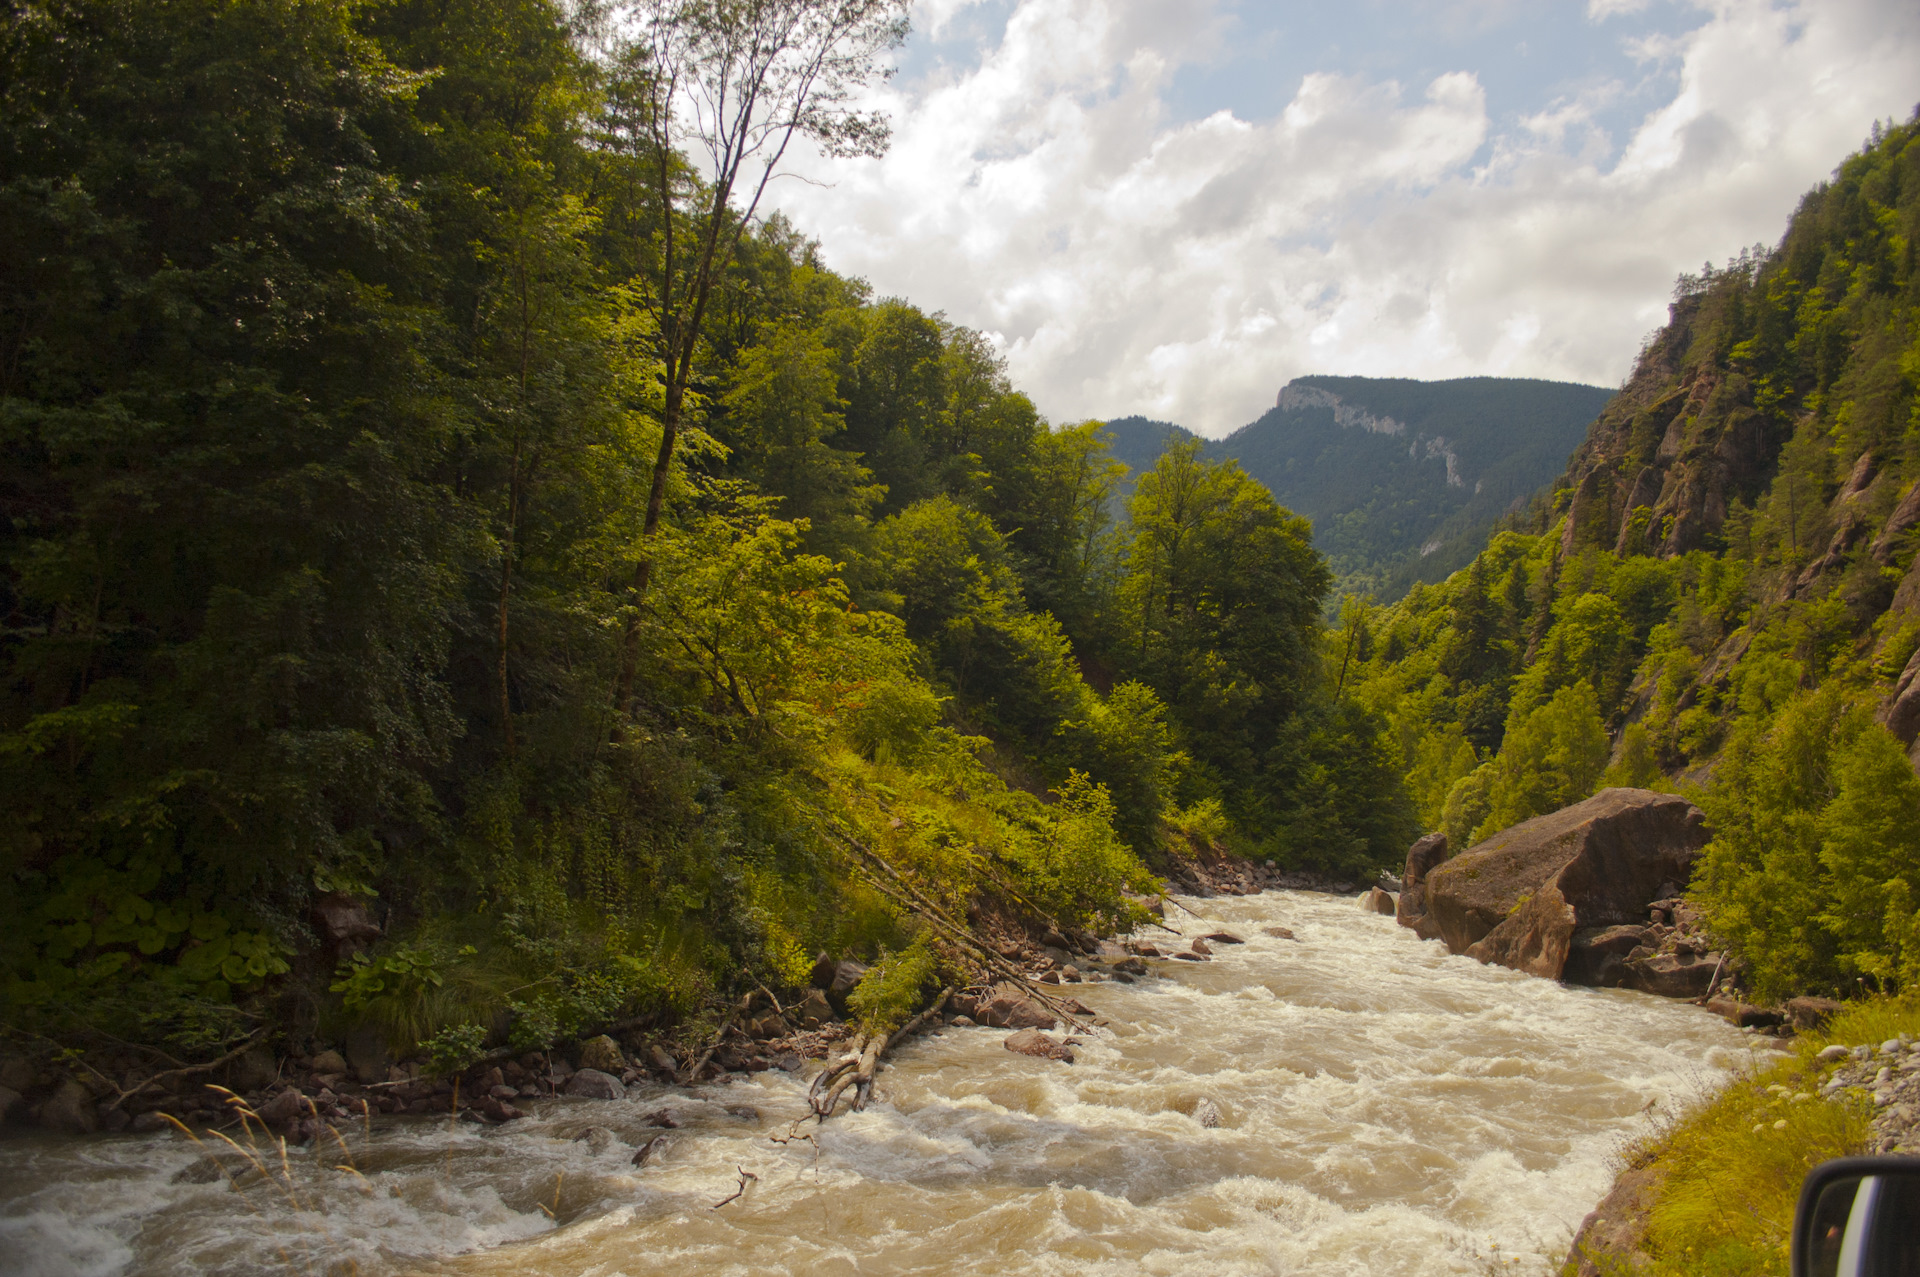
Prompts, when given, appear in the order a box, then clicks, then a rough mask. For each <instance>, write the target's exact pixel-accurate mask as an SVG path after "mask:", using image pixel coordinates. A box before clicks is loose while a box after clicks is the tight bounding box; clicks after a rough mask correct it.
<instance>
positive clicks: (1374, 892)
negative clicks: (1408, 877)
mask: <svg viewBox="0 0 1920 1277" xmlns="http://www.w3.org/2000/svg"><path fill="white" fill-rule="evenodd" d="M1360 906H1361V908H1363V909H1365V910H1366V911H1367V912H1368V913H1384V914H1385V915H1387V917H1389V918H1391V917H1393V916H1394V913H1395V911H1396V909H1397V908H1398V906H1397V905H1396V904H1395V903H1394V899H1393V895H1392V893H1390V892H1386V891H1382V890H1380V888H1378V887H1369V888H1367V894H1366V895H1364V896H1362V897H1360Z"/></svg>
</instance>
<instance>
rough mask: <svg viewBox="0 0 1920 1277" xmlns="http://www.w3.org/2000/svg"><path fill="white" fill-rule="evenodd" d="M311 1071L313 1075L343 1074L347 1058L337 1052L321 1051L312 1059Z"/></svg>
mask: <svg viewBox="0 0 1920 1277" xmlns="http://www.w3.org/2000/svg"><path fill="white" fill-rule="evenodd" d="M313 1071H314V1072H315V1073H345V1072H346V1071H347V1057H346V1056H344V1055H342V1054H340V1053H339V1052H338V1051H322V1052H321V1053H320V1054H318V1055H316V1056H314V1057H313Z"/></svg>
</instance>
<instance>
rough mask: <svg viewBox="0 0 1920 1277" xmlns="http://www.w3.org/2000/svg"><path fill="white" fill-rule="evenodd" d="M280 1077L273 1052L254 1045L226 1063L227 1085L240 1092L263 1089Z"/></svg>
mask: <svg viewBox="0 0 1920 1277" xmlns="http://www.w3.org/2000/svg"><path fill="white" fill-rule="evenodd" d="M279 1078H280V1066H279V1064H278V1063H276V1062H275V1060H274V1058H273V1052H272V1051H271V1050H269V1049H267V1048H266V1047H264V1046H256V1047H254V1048H253V1049H252V1050H250V1051H248V1052H246V1053H245V1054H243V1055H242V1056H241V1057H240V1058H239V1059H237V1060H234V1061H233V1062H232V1063H230V1064H228V1065H227V1085H228V1086H230V1087H232V1088H233V1089H234V1090H236V1091H239V1092H241V1093H243V1094H244V1093H245V1092H248V1091H264V1090H265V1089H266V1088H268V1087H269V1086H272V1085H273V1084H274V1083H275V1082H276V1081H278V1080H279Z"/></svg>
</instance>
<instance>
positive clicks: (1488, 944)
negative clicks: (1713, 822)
mask: <svg viewBox="0 0 1920 1277" xmlns="http://www.w3.org/2000/svg"><path fill="white" fill-rule="evenodd" d="M1706 841H1707V830H1706V819H1705V817H1704V816H1702V815H1701V813H1700V809H1699V808H1697V807H1695V806H1694V805H1693V804H1692V803H1690V802H1688V801H1687V800H1686V799H1684V798H1680V797H1678V796H1676V795H1673V794H1656V793H1654V792H1653V791H1651V790H1646V789H1603V790H1601V791H1600V792H1599V793H1597V794H1595V795H1594V796H1593V797H1591V798H1589V799H1587V800H1586V801H1585V802H1581V803H1575V804H1574V805H1573V806H1571V807H1563V808H1561V809H1560V810H1559V811H1556V812H1554V813H1552V814H1551V815H1547V816H1536V817H1534V818H1533V819H1532V820H1529V821H1525V822H1523V823H1521V824H1518V825H1515V826H1513V827H1512V828H1511V829H1503V830H1501V831H1500V832H1499V833H1497V834H1495V835H1494V836H1493V837H1491V838H1488V839H1487V840H1486V841H1484V842H1482V843H1479V844H1477V845H1475V846H1473V847H1469V848H1468V849H1467V850H1466V851H1464V852H1462V853H1461V854H1460V855H1458V856H1456V857H1454V858H1453V859H1452V860H1449V861H1447V862H1446V863H1445V864H1443V865H1441V866H1439V867H1438V868H1437V869H1435V870H1433V872H1432V873H1430V874H1429V875H1428V876H1427V881H1426V888H1427V907H1428V910H1429V912H1430V914H1431V915H1432V918H1433V920H1434V922H1435V923H1436V924H1437V928H1438V930H1439V933H1440V936H1441V938H1442V939H1444V940H1445V941H1446V942H1447V947H1448V948H1449V949H1451V950H1452V951H1453V952H1455V953H1464V954H1467V955H1469V956H1470V957H1475V958H1478V959H1480V960H1481V961H1482V962H1492V963H1496V964H1498V965H1500V966H1503V967H1512V968H1513V969H1515V970H1516V971H1526V972H1529V973H1531V974H1533V975H1540V976H1546V977H1547V978H1548V979H1553V980H1557V979H1560V978H1561V976H1562V974H1563V973H1564V972H1565V970H1566V967H1567V959H1568V956H1569V954H1570V953H1571V952H1572V951H1573V948H1574V933H1575V932H1577V931H1586V930H1589V929H1591V928H1605V927H1615V926H1623V925H1626V924H1630V923H1637V922H1641V921H1643V920H1644V919H1645V918H1646V917H1647V911H1648V906H1649V905H1650V904H1651V902H1653V901H1655V900H1660V899H1663V898H1665V897H1668V896H1672V895H1674V894H1676V893H1677V892H1678V891H1679V890H1680V889H1681V888H1683V887H1684V886H1685V885H1686V882H1687V879H1688V877H1689V876H1690V875H1691V874H1692V871H1693V861H1694V858H1695V857H1696V856H1697V855H1699V852H1700V848H1701V847H1702V846H1703V845H1704V844H1705V843H1706ZM1583 938H1584V937H1583Z"/></svg>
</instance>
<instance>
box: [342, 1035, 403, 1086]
mask: <svg viewBox="0 0 1920 1277" xmlns="http://www.w3.org/2000/svg"><path fill="white" fill-rule="evenodd" d="M347 1064H348V1066H349V1067H350V1068H351V1069H352V1070H353V1076H354V1077H355V1078H357V1079H359V1080H360V1081H361V1082H384V1081H386V1080H387V1069H388V1068H389V1067H391V1066H392V1064H393V1061H392V1060H391V1059H390V1058H388V1056H387V1039H386V1038H385V1037H384V1036H382V1034H381V1032H380V1030H378V1029H376V1028H374V1027H373V1026H372V1025H370V1024H360V1025H356V1026H354V1029H353V1032H351V1033H349V1034H347Z"/></svg>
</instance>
